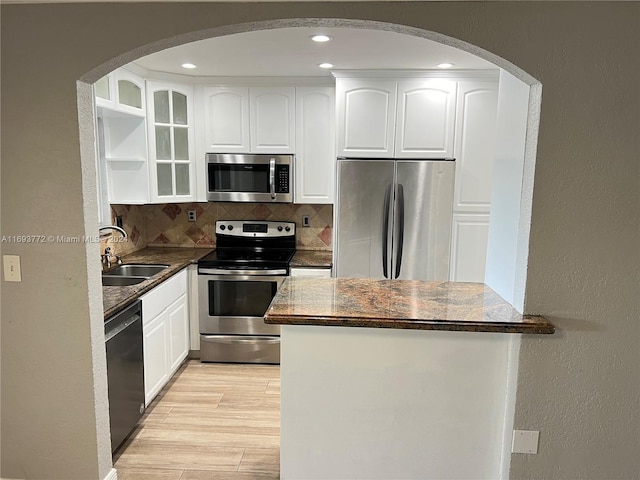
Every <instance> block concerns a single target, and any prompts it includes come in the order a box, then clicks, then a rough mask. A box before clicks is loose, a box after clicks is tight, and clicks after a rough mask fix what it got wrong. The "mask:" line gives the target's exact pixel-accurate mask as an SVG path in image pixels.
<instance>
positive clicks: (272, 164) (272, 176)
mask: <svg viewBox="0 0 640 480" xmlns="http://www.w3.org/2000/svg"><path fill="white" fill-rule="evenodd" d="M269 193H271V198H273V199H275V198H276V159H275V158H272V159H271V160H269Z"/></svg>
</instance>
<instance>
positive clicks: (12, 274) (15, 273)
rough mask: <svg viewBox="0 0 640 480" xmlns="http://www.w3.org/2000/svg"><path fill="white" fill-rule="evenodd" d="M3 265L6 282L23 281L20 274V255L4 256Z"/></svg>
mask: <svg viewBox="0 0 640 480" xmlns="http://www.w3.org/2000/svg"><path fill="white" fill-rule="evenodd" d="M2 263H3V265H4V281H5V282H21V281H22V275H21V273H20V255H3V256H2Z"/></svg>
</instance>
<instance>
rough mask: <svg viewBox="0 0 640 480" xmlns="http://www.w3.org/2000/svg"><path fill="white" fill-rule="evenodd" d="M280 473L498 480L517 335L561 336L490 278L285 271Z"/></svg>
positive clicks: (507, 440) (276, 305)
mask: <svg viewBox="0 0 640 480" xmlns="http://www.w3.org/2000/svg"><path fill="white" fill-rule="evenodd" d="M265 322H267V323H277V324H280V325H281V342H282V343H281V382H282V383H281V447H280V452H281V454H280V455H281V464H280V472H281V478H282V479H297V478H305V479H325V480H326V479H339V478H350V479H351V478H353V479H356V478H366V479H397V478H402V479H430V478H431V479H444V478H447V479H453V478H456V479H457V478H460V479H462V478H467V479H468V478H500V477H501V476H503V475H504V472H505V471H507V469H508V464H509V459H510V451H511V431H512V429H513V406H514V402H515V384H516V381H517V378H516V377H517V360H518V349H519V342H520V334H522V333H527V334H543V333H553V332H554V327H553V325H552V324H551V323H549V322H548V321H547V320H546V319H544V318H543V317H537V316H528V315H520V314H519V313H518V312H517V311H516V310H515V309H514V308H513V307H512V306H511V305H509V304H508V303H507V302H505V301H504V300H502V299H501V298H500V297H499V296H498V295H497V294H496V293H495V292H493V290H491V289H490V288H489V287H487V286H486V285H484V284H475V283H456V282H419V281H402V280H392V281H390V280H373V279H346V278H338V279H336V278H329V279H327V278H295V277H290V278H288V279H287V280H286V281H285V282H284V284H283V285H282V287H281V289H280V290H279V291H278V293H277V294H276V297H275V298H274V300H273V302H272V304H271V307H270V308H269V310H268V311H267V314H266V316H265Z"/></svg>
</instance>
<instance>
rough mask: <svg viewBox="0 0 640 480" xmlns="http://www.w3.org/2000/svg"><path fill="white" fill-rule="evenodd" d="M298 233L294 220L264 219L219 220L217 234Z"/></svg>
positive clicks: (260, 234)
mask: <svg viewBox="0 0 640 480" xmlns="http://www.w3.org/2000/svg"><path fill="white" fill-rule="evenodd" d="M295 233H296V224H295V223H294V222H273V221H262V220H218V221H217V222H216V235H227V236H233V237H290V236H293V235H295Z"/></svg>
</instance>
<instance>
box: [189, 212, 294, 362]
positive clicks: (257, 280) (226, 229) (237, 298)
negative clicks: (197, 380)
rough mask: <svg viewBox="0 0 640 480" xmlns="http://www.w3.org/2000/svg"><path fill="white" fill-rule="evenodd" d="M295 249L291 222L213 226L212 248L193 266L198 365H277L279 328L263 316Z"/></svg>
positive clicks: (221, 224)
mask: <svg viewBox="0 0 640 480" xmlns="http://www.w3.org/2000/svg"><path fill="white" fill-rule="evenodd" d="M295 251H296V233H295V223H292V222H267V221H247V220H233V221H229V220H225V221H218V222H216V250H215V251H214V252H213V253H211V254H210V255H207V256H206V257H204V258H202V259H201V260H200V261H199V262H198V298H199V304H200V305H199V307H200V360H201V361H203V362H237V363H280V327H279V326H278V325H267V324H265V323H264V319H263V317H264V314H265V313H266V311H267V308H268V307H269V304H270V303H271V300H272V299H273V297H274V295H275V294H276V292H277V291H278V288H279V287H280V285H281V284H282V282H283V281H284V279H285V277H286V276H287V275H289V262H290V260H291V258H292V257H293V255H294V254H295Z"/></svg>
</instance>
